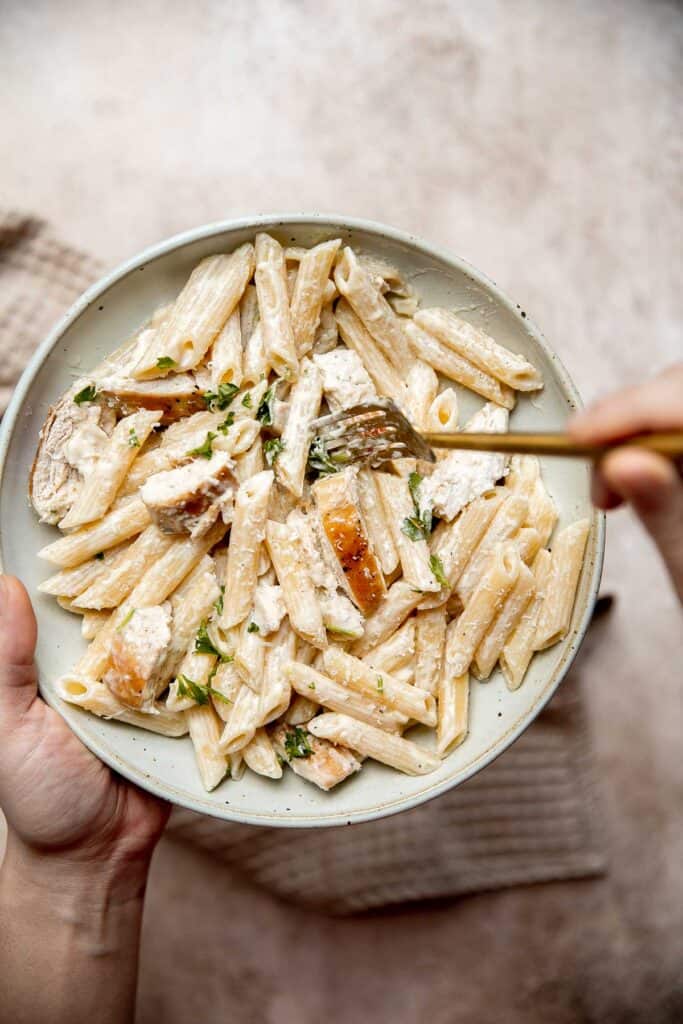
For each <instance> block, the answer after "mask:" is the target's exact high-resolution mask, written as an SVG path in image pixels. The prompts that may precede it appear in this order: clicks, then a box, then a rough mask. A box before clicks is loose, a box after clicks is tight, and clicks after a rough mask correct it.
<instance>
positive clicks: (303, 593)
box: [266, 520, 327, 648]
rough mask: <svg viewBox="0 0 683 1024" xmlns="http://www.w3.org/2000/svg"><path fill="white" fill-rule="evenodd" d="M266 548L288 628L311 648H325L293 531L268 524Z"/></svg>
mask: <svg viewBox="0 0 683 1024" xmlns="http://www.w3.org/2000/svg"><path fill="white" fill-rule="evenodd" d="M266 544H267V545H268V553H269V555H270V559H271V561H272V563H273V567H274V569H275V573H276V575H277V578H278V583H279V584H280V586H281V587H282V597H283V599H284V602H285V607H286V608H287V615H288V616H289V621H290V623H291V625H292V628H293V629H294V631H295V632H296V633H298V634H299V636H300V637H301V638H302V640H306V642H307V643H309V644H311V645H312V646H313V647H319V648H323V647H325V646H326V645H327V637H326V633H325V627H324V625H323V617H322V611H321V609H320V604H319V602H318V598H317V596H316V593H315V587H314V586H313V581H312V579H311V575H310V572H309V570H308V567H307V566H306V563H305V560H304V555H303V550H302V547H301V542H300V541H299V539H298V537H297V535H296V531H295V530H293V529H292V528H291V527H290V526H288V525H286V524H284V523H275V522H273V521H272V520H268V522H267V524H266Z"/></svg>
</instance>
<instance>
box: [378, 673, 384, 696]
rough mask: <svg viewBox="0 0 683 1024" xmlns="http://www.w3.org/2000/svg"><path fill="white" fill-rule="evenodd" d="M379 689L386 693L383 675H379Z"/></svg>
mask: <svg viewBox="0 0 683 1024" xmlns="http://www.w3.org/2000/svg"><path fill="white" fill-rule="evenodd" d="M377 689H378V690H379V692H380V693H384V678H383V677H382V676H377Z"/></svg>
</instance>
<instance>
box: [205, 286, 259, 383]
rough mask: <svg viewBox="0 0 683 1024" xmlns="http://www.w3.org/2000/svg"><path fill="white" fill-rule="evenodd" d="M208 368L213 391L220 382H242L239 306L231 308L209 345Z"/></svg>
mask: <svg viewBox="0 0 683 1024" xmlns="http://www.w3.org/2000/svg"><path fill="white" fill-rule="evenodd" d="M209 369H210V370H211V388H212V390H213V391H217V389H218V388H219V386H220V385H221V384H236V385H239V384H241V383H242V327H241V319H240V308H239V306H236V307H235V309H233V311H232V313H231V314H230V316H229V317H228V319H227V320H226V321H225V324H224V325H223V328H222V330H221V332H220V334H219V335H218V337H217V338H216V340H215V341H214V343H213V345H212V347H211V359H210V361H209ZM251 383H255V382H254V381H251Z"/></svg>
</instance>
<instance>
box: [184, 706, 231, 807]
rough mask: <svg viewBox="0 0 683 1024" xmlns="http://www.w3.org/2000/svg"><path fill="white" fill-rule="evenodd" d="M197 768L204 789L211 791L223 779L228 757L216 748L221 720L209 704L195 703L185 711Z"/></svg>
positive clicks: (226, 769)
mask: <svg viewBox="0 0 683 1024" xmlns="http://www.w3.org/2000/svg"><path fill="white" fill-rule="evenodd" d="M186 715H187V723H188V726H189V729H190V739H191V740H192V746H193V747H194V756H195V760H196V762H197V769H198V771H199V775H200V777H201V780H202V784H203V786H204V789H205V790H206V791H207V792H209V793H210V792H211V790H212V789H215V788H216V786H217V785H218V784H219V783H220V782H222V781H223V779H224V778H225V775H226V773H227V771H228V765H229V762H228V759H227V757H226V756H225V754H221V753H220V752H219V750H218V741H219V739H220V734H221V720H220V718H219V717H218V715H217V714H216V712H215V711H214V709H213V708H212V706H211V705H210V704H202V705H197V706H195V707H192V708H190V710H189V711H187V712H186Z"/></svg>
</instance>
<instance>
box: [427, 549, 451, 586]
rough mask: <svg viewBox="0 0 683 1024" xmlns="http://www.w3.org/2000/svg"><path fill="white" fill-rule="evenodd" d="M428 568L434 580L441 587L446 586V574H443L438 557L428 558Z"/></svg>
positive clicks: (441, 564)
mask: <svg viewBox="0 0 683 1024" xmlns="http://www.w3.org/2000/svg"><path fill="white" fill-rule="evenodd" d="M429 568H430V569H431V570H432V573H433V575H434V579H435V580H436V582H437V583H438V584H439V586H441V587H447V586H448V580H447V579H446V573H445V572H444V567H443V562H442V561H441V559H440V558H439V556H438V555H430V556H429Z"/></svg>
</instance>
